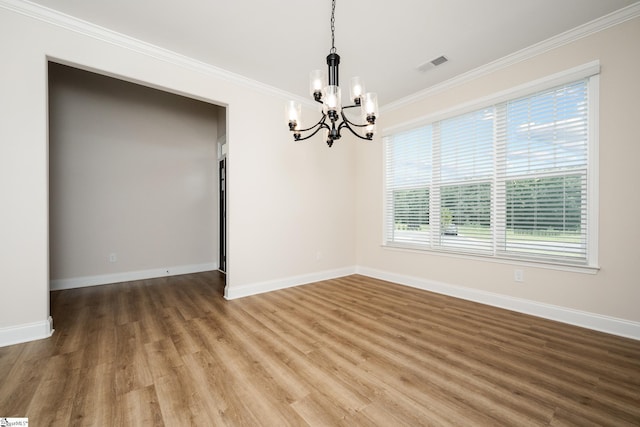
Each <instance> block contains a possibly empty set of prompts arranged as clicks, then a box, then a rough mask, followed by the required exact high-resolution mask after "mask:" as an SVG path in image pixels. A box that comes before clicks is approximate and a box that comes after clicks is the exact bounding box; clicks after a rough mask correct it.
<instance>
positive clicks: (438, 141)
mask: <svg viewBox="0 0 640 427" xmlns="http://www.w3.org/2000/svg"><path fill="white" fill-rule="evenodd" d="M432 132H433V134H432V135H433V156H432V170H433V175H432V177H431V194H430V197H429V225H430V226H429V229H430V233H431V236H430V237H431V238H430V239H429V240H430V242H431V247H434V246H440V223H441V220H440V197H441V191H440V183H441V180H442V175H441V170H442V166H441V159H442V136H441V135H442V134H441V128H440V122H435V123H433V131H432Z"/></svg>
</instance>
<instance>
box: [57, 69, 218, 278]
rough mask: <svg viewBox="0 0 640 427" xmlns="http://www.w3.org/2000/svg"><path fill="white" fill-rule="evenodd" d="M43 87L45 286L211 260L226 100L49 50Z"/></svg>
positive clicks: (170, 271) (201, 266) (150, 273)
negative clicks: (150, 83) (98, 69)
mask: <svg viewBox="0 0 640 427" xmlns="http://www.w3.org/2000/svg"><path fill="white" fill-rule="evenodd" d="M48 91H49V223H50V226H49V254H50V255H49V257H50V260H49V261H50V262H49V263H50V272H49V276H50V286H49V288H50V291H53V290H58V289H69V288H76V287H84V286H91V285H100V284H107V283H115V282H123V281H129V280H140V279H146V278H153V277H161V276H169V275H176V274H185V273H190V272H194V273H195V272H200V271H210V270H217V269H218V267H219V266H218V259H219V255H218V250H219V248H222V247H223V245H222V243H221V242H220V243H219V241H220V240H221V238H222V237H221V236H219V231H220V229H219V223H220V221H218V218H217V217H218V214H219V208H218V203H219V199H220V197H219V195H218V191H219V188H220V185H219V184H218V179H219V172H218V170H217V169H218V166H219V164H218V155H217V150H216V143H217V141H219V140H220V138H221V137H222V136H223V135H224V134H226V120H227V119H226V115H227V108H226V107H225V106H219V105H215V104H213V103H210V102H206V101H202V100H198V99H194V98H189V97H185V96H182V95H178V94H175V93H170V92H167V91H164V90H160V89H154V88H151V87H147V86H144V85H139V84H135V83H131V82H127V81H125V80H120V79H118V78H113V77H109V76H105V75H102V74H97V73H93V72H89V71H85V70H82V69H79V68H74V67H71V66H67V65H62V64H58V63H55V62H49V82H48ZM225 139H226V138H225ZM225 193H226V186H225ZM225 198H226V196H225ZM225 216H226V209H225ZM225 241H226V235H225ZM224 248H225V260H226V244H225V245H224ZM225 270H226V265H225Z"/></svg>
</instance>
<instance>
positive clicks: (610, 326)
mask: <svg viewBox="0 0 640 427" xmlns="http://www.w3.org/2000/svg"><path fill="white" fill-rule="evenodd" d="M356 272H357V273H358V274H362V275H363V276H368V277H373V278H375V279H381V280H386V281H389V282H393V283H397V284H400V285H405V286H411V287H413V288H418V289H423V290H426V291H431V292H436V293H439V294H443V295H449V296H452V297H456V298H461V299H465V300H469V301H474V302H479V303H482V304H486V305H491V306H494V307H500V308H504V309H507V310H512V311H517V312H519V313H525V314H530V315H532V316H537V317H542V318H545V319H550V320H555V321H558V322H562V323H568V324H571V325H575V326H581V327H583V328H588V329H593V330H596V331H601V332H606V333H609V334H613V335H618V336H622V337H627V338H632V339H636V340H640V323H638V322H632V321H629V320H624V319H618V318H615V317H609V316H603V315H600V314H595V313H589V312H586V311H580V310H574V309H571V308H566V307H560V306H556V305H551V304H544V303H540V302H536V301H531V300H525V299H522V298H514V297H510V296H506V295H500V294H495V293H491V292H486V291H481V290H477V289H470V288H465V287H462V286H456V285H450V284H448V283H442V282H436V281H432V280H426V279H422V278H418V277H412V276H405V275H401V274H396V273H390V272H387V271H381V270H376V269H373V268H368V267H356Z"/></svg>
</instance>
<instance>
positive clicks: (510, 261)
mask: <svg viewBox="0 0 640 427" xmlns="http://www.w3.org/2000/svg"><path fill="white" fill-rule="evenodd" d="M381 247H382V248H383V249H385V250H390V251H397V252H409V253H419V254H427V255H435V256H441V257H448V258H458V259H466V260H472V261H486V262H493V263H496V264H507V265H513V266H522V267H535V268H544V269H548V270H558V271H568V272H571V273H582V274H597V273H598V271H600V267H599V266H590V265H576V264H562V263H556V262H547V261H537V260H523V259H518V258H506V257H497V256H487V255H481V254H468V253H460V252H453V251H438V250H433V249H425V248H422V247H416V246H412V245H390V244H383V245H381Z"/></svg>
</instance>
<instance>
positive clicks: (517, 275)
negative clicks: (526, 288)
mask: <svg viewBox="0 0 640 427" xmlns="http://www.w3.org/2000/svg"><path fill="white" fill-rule="evenodd" d="M513 280H515V281H516V282H524V272H523V271H522V270H520V269H516V270H513Z"/></svg>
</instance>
